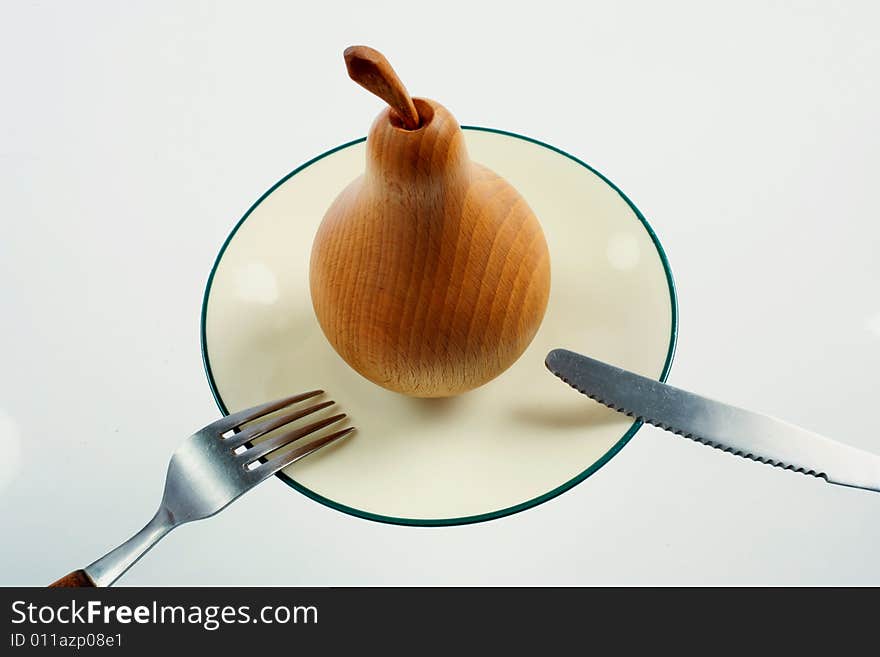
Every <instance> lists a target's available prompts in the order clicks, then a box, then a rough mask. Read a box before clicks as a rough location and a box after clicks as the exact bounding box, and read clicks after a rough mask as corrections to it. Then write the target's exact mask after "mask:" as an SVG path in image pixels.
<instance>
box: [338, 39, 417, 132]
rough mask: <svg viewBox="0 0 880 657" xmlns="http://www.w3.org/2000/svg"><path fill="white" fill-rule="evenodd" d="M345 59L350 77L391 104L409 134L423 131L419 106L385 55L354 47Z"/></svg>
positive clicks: (347, 49)
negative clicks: (417, 107) (415, 103)
mask: <svg viewBox="0 0 880 657" xmlns="http://www.w3.org/2000/svg"><path fill="white" fill-rule="evenodd" d="M343 56H344V57H345V67H346V68H347V69H348V77H350V78H351V79H352V80H354V81H355V82H357V83H358V84H359V85H361V86H362V87H363V88H364V89H366V90H368V91H370V92H371V93H374V94H376V95H377V96H379V98H381V99H382V100H384V101H385V102H386V103H388V104H389V105H390V106H391V108H392V109H393V110H394V112H395V114H396V115H397V118H398V119H399V120H400V121H401V123H402V124H403V125H404V126H405V127H406V128H407V129H408V130H415V129H416V128H418V127H419V124H420V123H421V119H420V118H419V113H418V111H417V110H416V106H415V105H414V104H413V101H412V98H410V95H409V92H408V91H407V90H406V87H405V86H403V82H401V80H400V78H399V77H397V73H395V72H394V69H393V68H392V67H391V64H389V63H388V60H387V59H385V56H384V55H383V54H382V53H380V52H379V51H378V50H374V49H373V48H370V47H369V46H350V47H348V48H346V49H345V52H344V53H343Z"/></svg>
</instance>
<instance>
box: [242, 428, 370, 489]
mask: <svg viewBox="0 0 880 657" xmlns="http://www.w3.org/2000/svg"><path fill="white" fill-rule="evenodd" d="M354 430H355V428H354V427H348V428H347V429H343V430H342V431H337V432H336V433H331V434H330V435H329V436H324V437H323V438H318V439H317V440H313V441H312V442H310V443H309V444H308V445H303V446H302V447H297V448H296V449H292V450H290V451H289V452H287V453H285V454H284V455H283V456H277V457H275V458H274V459H270V460H269V461H268V462H266V463H263V464H262V465H260V466H258V467H256V468H254V469H253V470H252V471H251V472H253V473H254V474H256V475H258V476H259V477H260V479H259V480H260V481H262V480H263V479H265V478H266V477H270V476H271V475H273V474H275V473H276V472H278V471H279V470H281V469H282V468H286V467H287V466H288V465H290V464H291V463H296V462H297V461H299V460H300V459H302V458H305V457H306V456H308V455H309V454H312V453H313V452H317V451H318V450H319V449H321V448H322V447H326V446H327V445H329V444H330V443H332V442H334V441H337V440H339V439H340V438H344V437H345V436H347V435H348V434H350V433H351V432H352V431H354Z"/></svg>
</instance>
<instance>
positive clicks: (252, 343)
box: [202, 128, 676, 524]
mask: <svg viewBox="0 0 880 657" xmlns="http://www.w3.org/2000/svg"><path fill="white" fill-rule="evenodd" d="M465 137H466V141H467V145H468V149H469V151H470V154H471V157H472V158H473V159H474V160H475V161H477V162H481V163H483V164H485V165H487V166H488V167H490V168H492V169H494V170H495V171H497V172H498V173H499V174H501V175H502V176H504V177H505V178H507V179H508V180H509V181H510V182H511V183H512V184H513V185H514V186H515V187H516V188H517V189H518V190H519V191H520V192H521V193H522V194H523V196H525V198H526V200H527V201H528V203H529V205H530V206H531V207H532V209H533V210H534V211H535V214H536V215H537V216H538V218H539V219H540V220H541V223H542V225H543V228H544V232H545V234H546V237H547V243H548V245H549V248H550V256H551V263H552V281H553V282H552V289H551V292H550V303H549V306H548V308H547V314H546V317H545V318H544V322H543V324H542V326H541V329H540V330H539V332H538V334H537V336H536V337H535V339H534V341H533V342H532V344H531V345H530V347H529V348H528V350H527V351H526V352H525V354H523V356H522V357H521V358H520V359H519V361H517V362H516V363H515V364H514V365H513V367H511V368H510V369H509V370H508V371H507V372H505V373H503V374H502V375H501V376H500V377H498V378H497V379H495V380H494V381H491V382H490V383H488V384H487V385H485V386H483V387H482V388H479V389H477V390H474V391H472V392H469V393H467V394H465V395H462V396H460V397H457V398H452V399H439V400H431V399H412V398H409V397H405V396H402V395H398V394H396V393H392V392H388V391H386V390H384V389H382V388H380V387H378V386H376V385H374V384H372V383H370V382H369V381H367V380H366V379H364V378H362V377H361V376H360V375H358V374H357V373H355V372H354V370H352V369H350V368H349V367H348V366H347V365H346V364H345V363H344V362H343V361H342V359H341V358H339V356H337V355H336V352H334V351H333V349H332V348H331V347H330V344H329V343H328V342H327V340H326V339H325V338H324V335H323V334H322V332H321V329H320V328H319V326H318V323H317V320H316V319H315V315H314V313H313V311H312V306H311V300H310V297H309V285H308V278H309V253H310V250H311V245H312V238H313V236H314V234H315V230H316V229H317V226H318V224H319V222H320V221H321V218H322V216H323V215H324V211H325V210H326V209H327V206H328V205H329V204H330V202H331V201H332V200H333V198H334V197H335V196H336V194H337V193H338V192H339V191H340V190H341V189H342V188H343V186H344V185H345V184H347V183H348V182H349V181H350V180H352V179H353V178H354V177H355V176H357V175H359V174H360V173H361V172H362V171H363V168H364V143H363V141H362V140H360V141H358V142H354V143H351V144H346V145H344V146H341V147H339V148H337V149H334V150H333V151H330V152H329V153H326V154H324V155H322V156H320V157H318V158H316V159H314V160H312V161H311V162H309V163H308V164H306V165H304V166H302V167H300V168H299V169H297V170H296V171H294V172H293V173H292V174H290V175H289V176H288V177H286V178H285V179H284V180H282V181H281V182H280V183H278V184H277V185H276V186H275V187H273V188H272V189H271V190H270V191H269V192H268V193H267V194H266V195H265V196H264V197H263V198H261V199H260V200H259V201H258V202H257V203H256V204H255V205H254V207H253V208H251V210H250V211H249V212H248V214H246V215H245V217H244V218H243V219H242V220H241V222H239V224H238V226H236V228H235V229H234V230H233V232H232V234H231V235H230V237H229V239H228V240H227V242H226V244H225V245H224V247H223V249H222V250H221V252H220V255H219V256H218V259H217V263H216V264H215V268H214V271H213V272H212V276H211V278H210V280H209V282H208V289H207V290H206V292H205V303H204V307H203V309H202V348H203V353H204V358H205V365H206V369H207V372H208V378H209V380H210V381H211V383H212V386H213V390H214V394H215V397H216V398H217V402H218V404H219V405H220V406H221V409H222V410H223V411H224V412H226V411H227V410H237V409H240V408H244V407H247V406H251V405H253V404H256V403H259V402H261V401H264V400H268V399H272V398H275V397H281V396H283V395H287V394H291V393H294V392H300V391H304V390H309V389H314V388H323V389H324V390H327V391H328V393H330V394H331V395H332V398H333V399H335V400H336V401H337V402H338V406H339V407H340V410H342V411H344V412H346V413H348V414H349V415H351V417H352V421H353V423H354V424H355V425H356V426H357V427H358V431H357V432H356V433H355V434H354V435H353V436H352V437H350V438H348V439H346V440H344V441H342V442H341V443H339V444H338V446H333V447H330V448H328V449H325V450H321V451H320V452H319V453H317V454H315V455H313V456H310V457H309V458H307V459H304V460H303V461H300V462H299V463H296V464H294V465H293V466H291V467H290V468H288V469H287V471H286V472H285V473H282V477H283V478H284V479H285V480H287V481H288V483H290V484H291V485H292V486H294V487H295V488H297V489H298V490H300V491H301V492H304V493H306V494H307V495H309V496H311V497H313V498H315V499H317V500H319V501H321V502H323V503H325V504H328V505H330V506H333V507H335V508H338V509H341V510H343V511H346V512H349V513H353V514H355V515H359V516H362V517H367V518H372V519H375V520H384V521H388V522H399V523H407V524H455V523H462V522H473V521H476V520H486V519H489V518H494V517H499V516H502V515H505V514H508V513H512V512H515V511H519V510H522V509H524V508H528V507H530V506H534V505H535V504H538V503H540V502H542V501H544V500H546V499H549V498H550V497H553V496H554V495H557V494H559V493H561V492H562V491H564V490H566V489H568V488H570V487H571V486H573V485H575V484H576V483H578V482H579V481H581V480H583V479H584V478H586V477H587V476H588V475H589V474H591V473H592V472H593V471H595V470H596V469H597V468H598V467H599V466H601V465H602V464H603V463H604V462H605V461H607V460H608V459H609V458H610V457H611V456H612V455H613V454H614V453H616V452H617V450H618V449H620V448H621V447H622V446H623V445H624V444H625V443H626V441H627V440H628V439H629V438H630V437H631V436H632V434H634V433H635V431H636V430H637V429H638V426H637V425H634V424H633V423H632V421H631V420H630V419H629V418H626V417H624V416H622V415H619V414H617V413H614V412H612V411H610V410H608V409H606V408H604V407H602V406H600V405H598V404H596V403H595V402H592V401H590V400H589V399H587V398H585V397H583V396H582V395H580V394H578V393H577V392H575V391H574V390H572V389H571V388H569V387H568V386H567V385H565V384H564V383H563V382H561V381H559V380H558V379H557V378H556V377H554V376H553V375H552V374H550V373H549V372H548V371H547V370H546V369H545V368H544V364H543V363H544V356H545V355H546V353H547V352H548V351H549V350H550V349H552V348H554V347H566V348H568V349H572V350H575V351H581V352H583V353H586V354H589V355H590V356H594V357H596V358H599V359H602V360H605V361H608V362H611V363H614V364H617V365H620V366H621V367H624V368H627V369H630V370H634V371H636V372H639V373H641V374H644V375H647V376H652V377H655V378H662V379H665V377H666V373H667V371H668V369H669V365H670V364H671V361H672V354H673V350H674V346H675V333H676V310H675V292H674V287H673V284H672V276H671V274H670V272H669V269H668V265H667V263H666V260H665V256H664V255H663V251H662V249H661V247H660V244H659V242H658V241H657V240H656V237H655V236H654V235H653V233H652V231H651V229H650V227H649V226H648V224H647V222H645V221H644V219H643V218H641V216H640V215H639V214H638V211H637V210H636V209H635V207H634V206H632V205H631V204H630V203H629V201H628V200H627V199H626V198H625V197H624V196H623V195H622V194H621V193H620V192H618V191H617V190H616V189H615V188H614V187H613V186H612V185H611V184H610V183H609V182H608V181H606V180H605V179H603V178H602V177H601V176H600V175H599V174H597V173H596V172H594V171H593V170H591V169H590V168H589V167H587V165H585V164H583V163H582V162H580V161H578V160H576V159H574V158H572V157H570V156H568V155H566V154H564V153H562V152H561V151H558V150H556V149H554V148H552V147H550V146H547V145H545V144H541V143H539V142H535V141H533V140H530V139H527V138H524V137H519V136H517V135H512V134H509V133H501V132H497V131H490V130H485V129H479V128H468V129H465ZM331 410H335V407H334V409H330V410H328V411H325V413H326V414H329V413H330V411H331ZM336 412H339V411H336Z"/></svg>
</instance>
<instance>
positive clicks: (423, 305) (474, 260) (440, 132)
mask: <svg viewBox="0 0 880 657" xmlns="http://www.w3.org/2000/svg"><path fill="white" fill-rule="evenodd" d="M345 61H346V64H347V67H348V71H349V75H350V76H351V78H352V79H354V80H355V81H356V82H358V83H359V84H361V85H362V86H364V87H365V88H367V89H368V90H370V91H372V92H373V93H375V94H376V95H378V96H380V97H381V98H382V99H384V100H385V101H386V102H387V103H388V104H389V105H390V107H387V108H385V110H384V111H382V112H381V113H380V114H379V116H378V117H377V118H376V120H375V121H374V122H373V125H372V127H371V128H370V132H369V135H368V137H367V144H366V151H367V154H366V170H365V172H364V174H363V175H362V176H360V177H358V178H357V179H355V180H354V181H353V182H352V183H351V184H349V185H348V186H347V187H346V188H345V189H344V190H343V191H342V192H341V193H340V194H339V196H338V197H337V198H336V200H335V201H334V202H333V204H332V205H331V206H330V208H329V209H328V210H327V213H326V214H325V215H324V219H323V221H322V222H321V225H320V227H319V228H318V232H317V234H316V236H315V241H314V245H313V247H312V256H311V264H310V286H311V295H312V303H313V305H314V309H315V313H316V315H317V318H318V322H319V323H320V325H321V328H322V330H323V331H324V334H325V335H326V336H327V339H328V340H329V341H330V343H331V344H332V345H333V348H334V349H335V350H336V351H337V352H338V353H339V355H340V356H341V357H342V358H343V359H344V360H345V361H346V362H347V363H348V364H349V365H351V367H353V368H354V369H355V370H356V371H358V372H359V373H360V374H362V375H363V376H365V377H366V378H367V379H369V380H370V381H373V382H374V383H377V384H378V385H380V386H383V387H385V388H388V389H389V390H394V391H397V392H401V393H405V394H408V395H413V396H417V397H445V396H450V395H456V394H459V393H462V392H465V391H467V390H470V389H472V388H476V387H477V386H480V385H482V384H484V383H486V382H487V381H489V380H491V379H493V378H494V377H496V376H498V375H499V374H500V373H501V372H503V371H504V370H506V369H507V368H508V367H510V365H512V364H513V363H514V362H515V361H516V359H517V358H519V356H520V355H521V354H522V353H523V351H524V350H525V349H526V347H527V346H528V345H529V343H530V342H531V340H532V338H533V337H534V335H535V333H536V332H537V330H538V327H539V326H540V324H541V320H542V319H543V316H544V311H545V309H546V307H547V299H548V296H549V293H550V256H549V253H548V250H547V244H546V242H545V240H544V234H543V232H542V231H541V226H540V224H539V223H538V220H537V219H536V218H535V215H534V214H533V213H532V211H531V209H530V208H529V206H528V205H527V204H526V202H525V200H524V199H523V198H522V197H521V196H520V195H519V193H517V191H516V190H515V189H514V188H513V187H512V186H511V185H510V184H509V183H508V182H507V181H505V180H504V179H503V178H501V177H500V176H498V175H497V174H495V173H494V172H492V171H490V170H489V169H487V168H486V167H484V166H482V165H479V164H476V163H474V162H472V161H471V159H470V158H469V157H468V153H467V149H466V148H465V143H464V137H463V135H462V132H461V128H460V127H459V125H458V123H457V122H456V120H455V118H454V117H453V116H452V114H450V113H449V111H448V110H447V109H446V108H445V107H443V106H442V105H440V104H439V103H437V102H435V101H433V100H428V99H426V98H410V96H409V94H408V93H407V91H406V89H405V87H404V86H403V84H402V83H401V82H400V80H399V79H398V77H397V75H396V74H395V73H394V71H393V70H392V68H391V66H390V65H389V64H388V62H387V61H386V60H385V58H384V57H383V56H382V55H381V54H380V53H378V52H377V51H375V50H373V49H372V48H367V47H366V46H353V47H351V48H348V49H347V50H346V51H345Z"/></svg>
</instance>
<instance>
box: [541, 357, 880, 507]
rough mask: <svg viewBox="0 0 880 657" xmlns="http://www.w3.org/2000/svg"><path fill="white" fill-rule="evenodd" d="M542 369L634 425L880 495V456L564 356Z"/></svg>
mask: <svg viewBox="0 0 880 657" xmlns="http://www.w3.org/2000/svg"><path fill="white" fill-rule="evenodd" d="M545 364H546V366H547V368H548V369H549V370H550V371H551V372H552V373H553V374H554V375H556V376H557V377H559V378H560V379H561V380H562V381H564V382H565V383H567V384H568V385H570V386H571V387H572V388H574V389H575V390H577V391H578V392H580V393H581V394H583V395H585V396H587V397H589V398H590V399H593V400H595V401H597V402H599V403H600V404H603V405H605V406H607V407H608V408H611V409H613V410H615V411H617V412H619V413H623V414H624V415H627V416H629V417H632V418H633V419H635V420H637V421H641V422H644V423H647V424H651V425H653V426H656V427H658V428H660V429H664V430H665V431H669V432H671V433H674V434H677V435H680V436H682V437H684V438H689V439H691V440H694V441H696V442H699V443H702V444H704V445H708V446H710V447H714V448H716V449H719V450H721V451H724V452H728V453H731V454H734V455H736V456H741V457H744V458H747V459H751V460H753V461H757V462H759V463H765V464H768V465H773V466H776V467H779V468H782V469H785V470H792V471H794V472H800V473H802V474H808V475H812V476H814V477H819V478H822V479H825V480H826V481H828V482H829V483H833V484H839V485H843V486H851V487H855V488H864V489H868V490H875V491H880V456H877V455H876V454H872V453H871V452H867V451H864V450H861V449H858V448H855V447H851V446H849V445H846V444H843V443H839V442H836V441H833V440H831V439H829V438H825V437H824V436H820V435H818V434H815V433H812V432H809V431H807V430H805V429H802V428H800V427H797V426H795V425H793V424H789V423H787V422H784V421H782V420H778V419H776V418H773V417H770V416H767V415H762V414H759V413H755V412H752V411H748V410H746V409H742V408H738V407H735V406H731V405H729V404H724V403H722V402H719V401H715V400H713V399H709V398H707V397H702V396H700V395H697V394H695V393H691V392H688V391H686V390H682V389H680V388H675V387H673V386H670V385H668V384H665V383H662V382H660V381H656V380H654V379H650V378H648V377H643V376H641V375H639V374H635V373H634V372H629V371H627V370H624V369H621V368H619V367H616V366H614V365H609V364H607V363H603V362H602V361H598V360H595V359H593V358H589V357H587V356H583V355H581V354H578V353H575V352H572V351H568V350H566V349H554V350H553V351H551V352H550V353H549V354H548V355H547V358H546V360H545Z"/></svg>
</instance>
